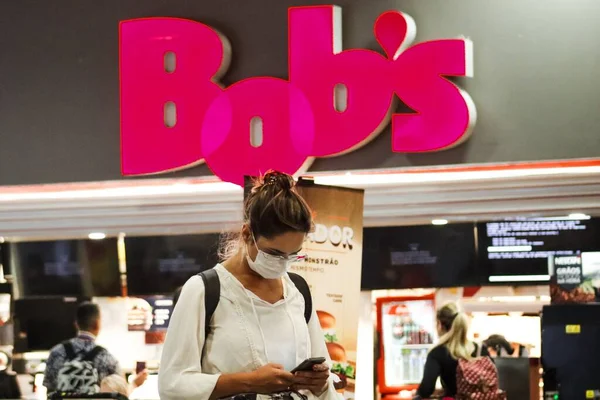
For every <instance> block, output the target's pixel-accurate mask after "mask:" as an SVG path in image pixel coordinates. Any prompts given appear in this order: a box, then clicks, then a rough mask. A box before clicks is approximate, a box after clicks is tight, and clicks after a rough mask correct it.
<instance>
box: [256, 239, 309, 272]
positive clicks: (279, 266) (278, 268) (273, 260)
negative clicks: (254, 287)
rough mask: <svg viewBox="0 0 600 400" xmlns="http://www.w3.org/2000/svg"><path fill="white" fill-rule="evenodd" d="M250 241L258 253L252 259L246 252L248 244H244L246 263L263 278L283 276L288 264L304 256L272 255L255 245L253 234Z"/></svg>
mask: <svg viewBox="0 0 600 400" xmlns="http://www.w3.org/2000/svg"><path fill="white" fill-rule="evenodd" d="M252 241H253V242H254V246H255V247H256V250H257V251H258V253H257V254H256V258H255V259H254V261H253V260H252V259H251V258H250V255H249V253H248V245H246V261H248V265H249V266H250V268H251V269H252V270H253V271H254V272H256V273H257V274H259V275H260V276H262V277H263V278H265V279H279V278H281V277H282V276H284V275H285V274H286V273H287V271H288V269H289V268H290V265H291V264H292V263H293V262H294V261H298V260H301V259H303V258H304V256H298V255H294V256H274V255H272V254H267V253H265V252H264V251H262V250H261V249H259V248H258V246H257V245H256V240H255V239H254V235H252Z"/></svg>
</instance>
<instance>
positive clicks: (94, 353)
mask: <svg viewBox="0 0 600 400" xmlns="http://www.w3.org/2000/svg"><path fill="white" fill-rule="evenodd" d="M102 351H104V347H102V346H94V348H93V349H91V350H90V351H88V352H87V353H86V354H85V355H84V356H83V357H82V359H81V361H90V362H93V361H94V360H95V359H96V357H97V356H98V354H100V353H101V352H102Z"/></svg>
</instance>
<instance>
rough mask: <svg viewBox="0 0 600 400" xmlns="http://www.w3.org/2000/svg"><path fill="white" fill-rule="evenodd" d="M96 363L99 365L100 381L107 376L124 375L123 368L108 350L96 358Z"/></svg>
mask: <svg viewBox="0 0 600 400" xmlns="http://www.w3.org/2000/svg"><path fill="white" fill-rule="evenodd" d="M96 363H97V365H98V373H99V375H100V380H101V381H102V379H104V378H106V377H107V376H110V375H113V374H116V375H122V373H121V368H120V367H119V362H118V361H117V359H116V358H115V356H113V355H112V354H111V353H110V352H109V351H108V350H106V349H105V350H104V351H102V352H100V354H98V357H97V358H96Z"/></svg>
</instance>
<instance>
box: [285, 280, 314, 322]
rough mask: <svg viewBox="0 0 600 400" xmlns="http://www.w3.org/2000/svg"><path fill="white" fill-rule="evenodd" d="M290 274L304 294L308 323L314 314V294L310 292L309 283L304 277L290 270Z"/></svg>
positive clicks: (305, 315) (305, 314) (305, 316)
mask: <svg viewBox="0 0 600 400" xmlns="http://www.w3.org/2000/svg"><path fill="white" fill-rule="evenodd" d="M288 275H289V277H290V279H291V280H292V282H293V283H294V285H296V288H297V289H298V291H299V292H300V293H301V294H302V297H304V319H305V320H306V323H307V324H308V322H309V321H310V317H311V315H312V295H311V294H310V288H309V287H308V283H307V282H306V280H305V279H304V278H303V277H301V276H300V275H298V274H295V273H293V272H289V273H288Z"/></svg>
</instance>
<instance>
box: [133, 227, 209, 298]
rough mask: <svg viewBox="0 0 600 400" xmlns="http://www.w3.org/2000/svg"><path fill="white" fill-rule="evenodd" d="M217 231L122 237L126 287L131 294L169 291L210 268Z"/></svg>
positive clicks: (145, 294)
mask: <svg viewBox="0 0 600 400" xmlns="http://www.w3.org/2000/svg"><path fill="white" fill-rule="evenodd" d="M218 245H219V234H218V233H216V234H203V235H175V236H155V237H153V236H149V237H129V236H128V237H126V238H125V251H126V258H127V288H128V293H129V294H130V295H134V296H152V295H155V294H172V293H173V292H174V291H175V290H176V289H177V288H179V287H180V286H183V285H184V284H185V283H186V282H187V281H188V279H190V278H191V277H192V276H194V275H196V274H197V273H199V272H201V271H205V270H207V269H210V268H213V267H214V266H215V265H216V264H217V262H218V257H217V248H218Z"/></svg>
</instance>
